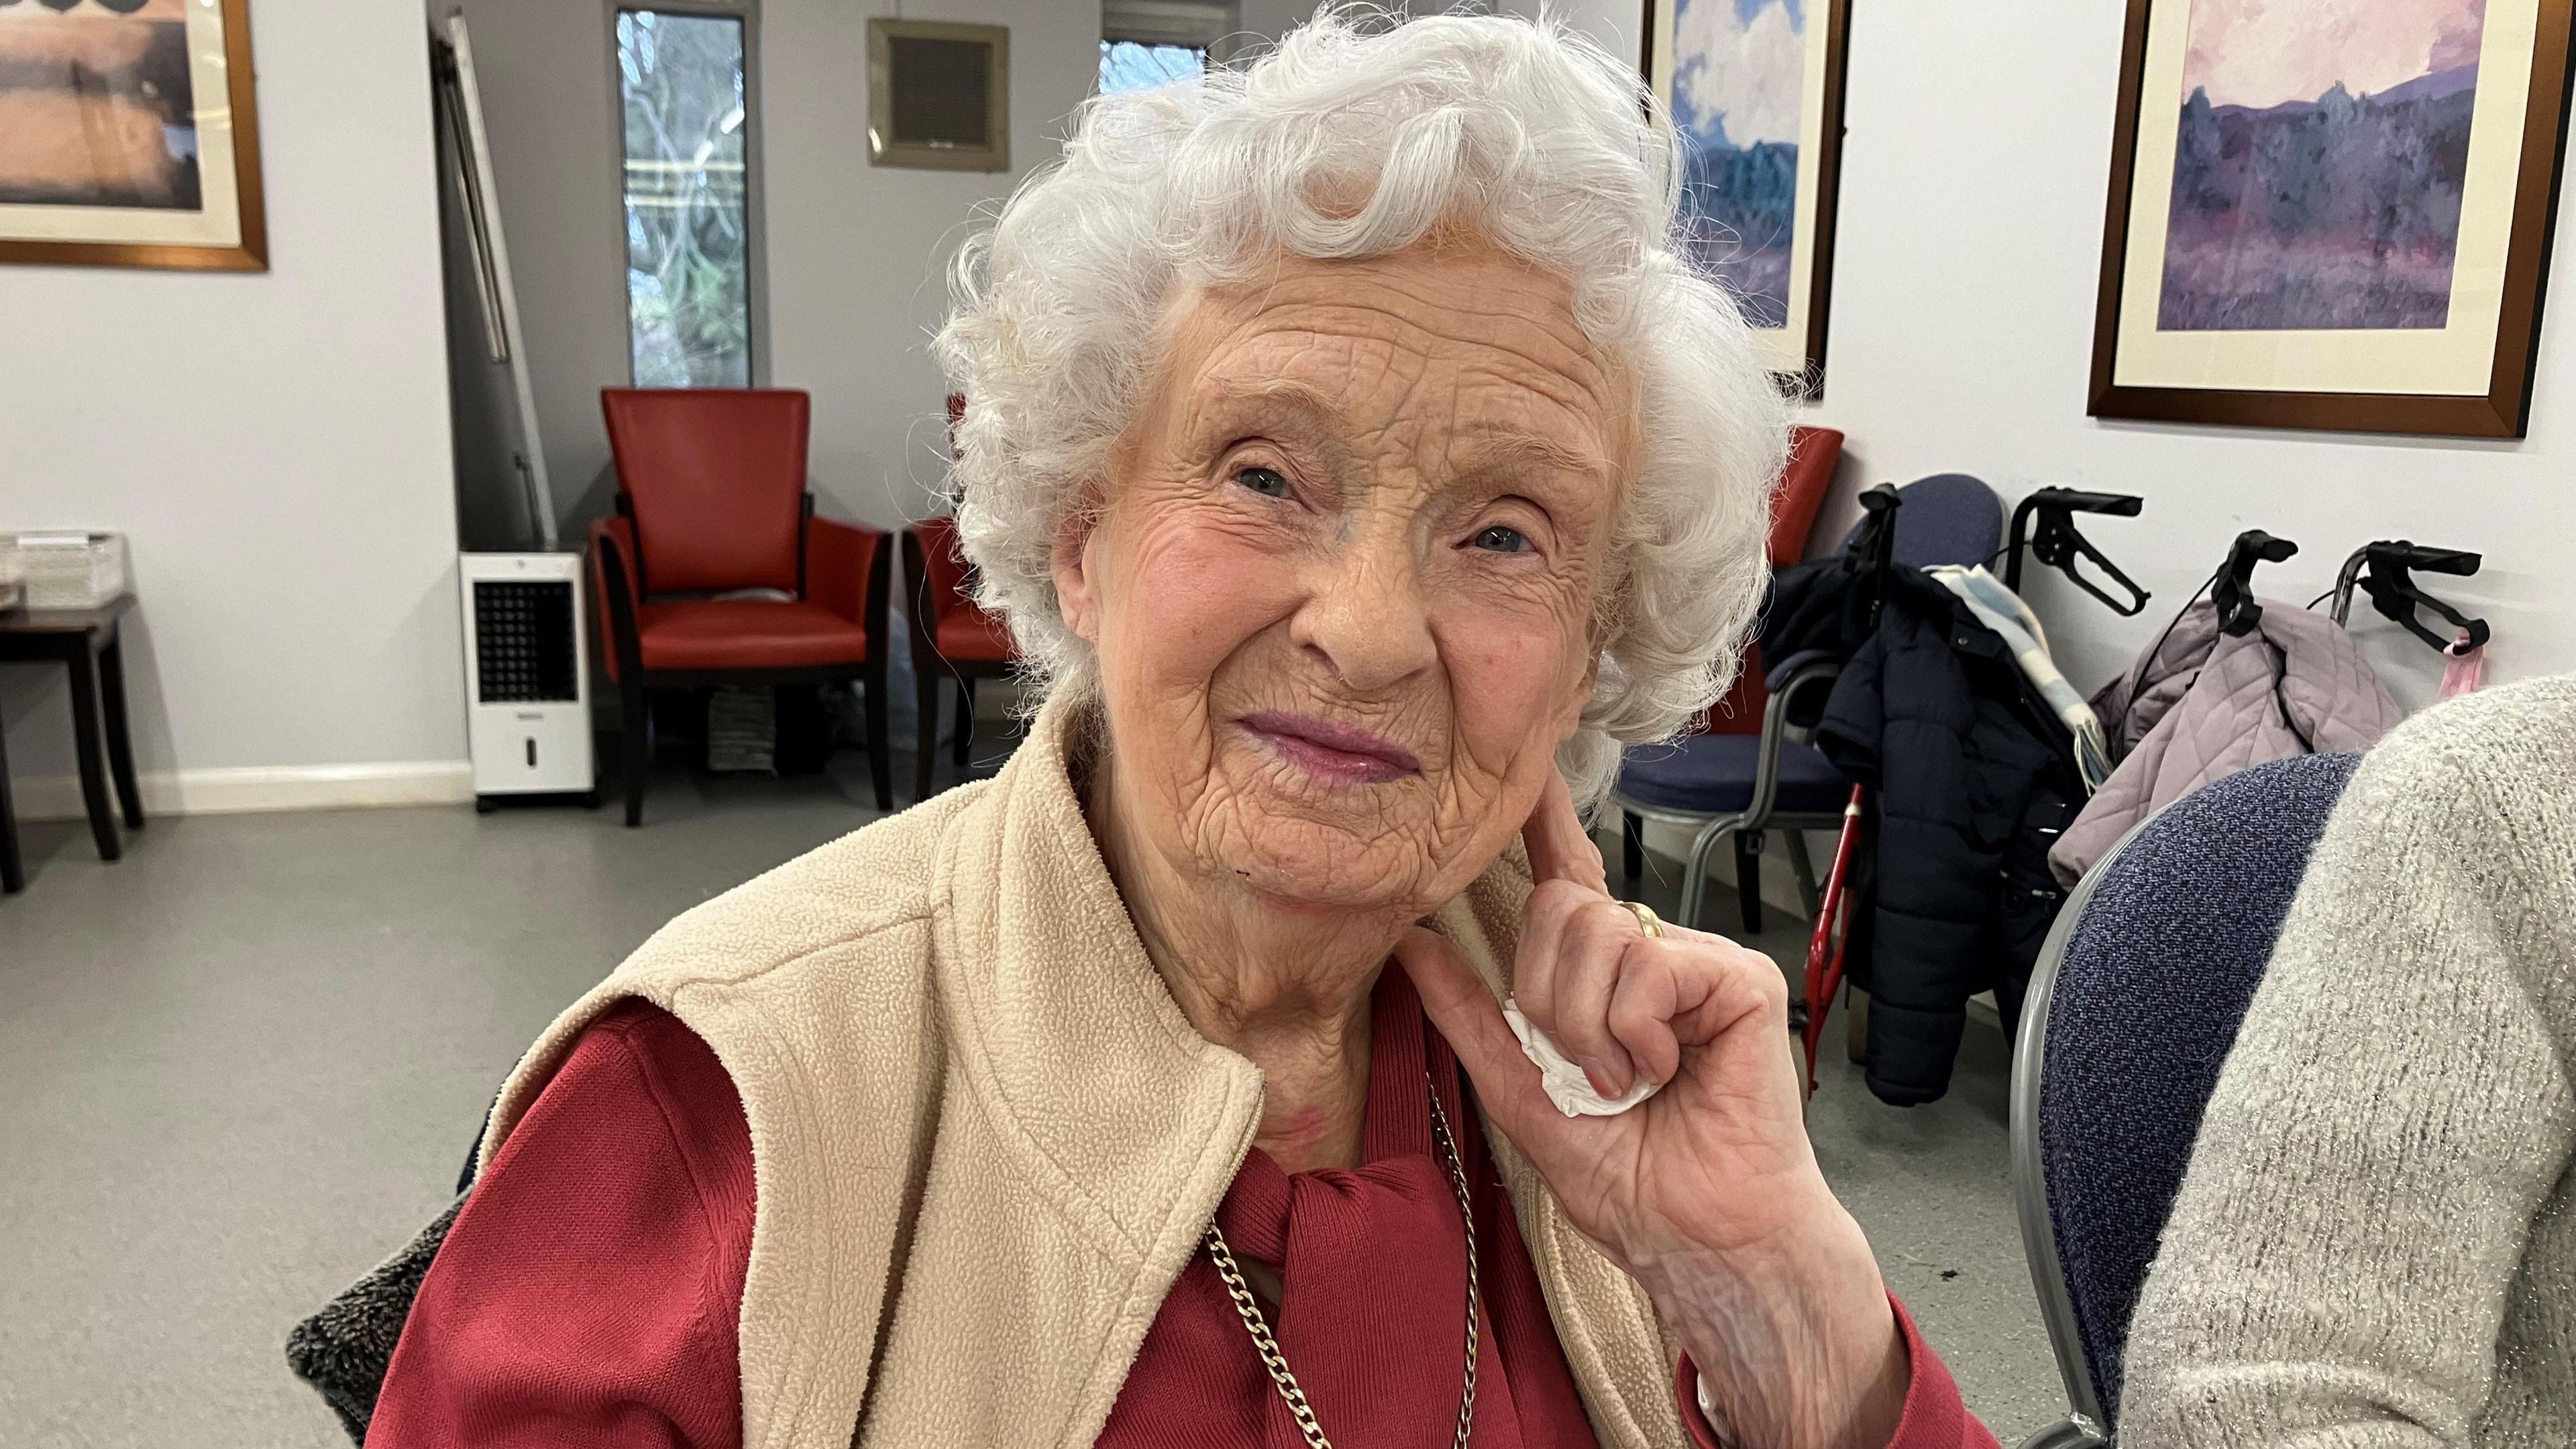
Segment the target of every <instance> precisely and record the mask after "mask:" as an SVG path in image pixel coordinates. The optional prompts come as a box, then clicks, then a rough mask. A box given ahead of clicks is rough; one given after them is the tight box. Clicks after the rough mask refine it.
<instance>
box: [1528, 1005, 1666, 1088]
mask: <svg viewBox="0 0 2576 1449" xmlns="http://www.w3.org/2000/svg"><path fill="white" fill-rule="evenodd" d="M1503 1020H1505V1021H1507V1022H1509V1023H1511V1027H1512V1035H1514V1036H1516V1037H1519V1038H1520V1039H1521V1050H1522V1051H1525V1052H1527V1053H1529V1059H1530V1061H1531V1063H1532V1064H1534V1065H1535V1066H1537V1068H1538V1078H1539V1086H1540V1087H1541V1088H1543V1089H1545V1091H1546V1092H1547V1099H1548V1100H1549V1101H1551V1102H1554V1103H1555V1104H1556V1110H1558V1111H1560V1112H1563V1113H1564V1114H1565V1115H1566V1116H1568V1117H1616V1116H1618V1115H1619V1114H1620V1113H1622V1112H1625V1111H1627V1110H1628V1109H1629V1108H1631V1107H1634V1106H1636V1105H1637V1104H1638V1103H1639V1102H1642V1101H1644V1100H1646V1099H1647V1098H1648V1097H1651V1096H1653V1095H1655V1094H1656V1093H1657V1092H1660V1091H1662V1090H1663V1089H1664V1084H1663V1083H1661V1082H1653V1081H1648V1080H1646V1079H1645V1078H1644V1077H1639V1078H1638V1079H1637V1084H1636V1085H1635V1086H1633V1087H1630V1088H1629V1089H1628V1092H1627V1095H1625V1096H1622V1097H1615V1098H1614V1097H1605V1096H1602V1095H1601V1094H1600V1093H1599V1092H1596V1091H1594V1090H1592V1079H1591V1078H1589V1077H1586V1076H1585V1075H1583V1068H1581V1067H1578V1066H1576V1065H1575V1064H1574V1063H1572V1062H1570V1061H1568V1060H1566V1056H1565V1053H1563V1052H1561V1051H1558V1050H1557V1049H1556V1043H1555V1042H1553V1041H1550V1040H1548V1035H1547V1033H1546V1032H1543V1031H1541V1030H1539V1029H1538V1028H1537V1027H1534V1026H1532V1025H1530V1019H1529V1018H1528V1017H1526V1016H1523V1015H1521V1009H1520V1005H1519V1003H1517V1002H1515V1001H1513V1000H1511V999H1510V998H1508V997H1506V998H1504V1001H1503Z"/></svg>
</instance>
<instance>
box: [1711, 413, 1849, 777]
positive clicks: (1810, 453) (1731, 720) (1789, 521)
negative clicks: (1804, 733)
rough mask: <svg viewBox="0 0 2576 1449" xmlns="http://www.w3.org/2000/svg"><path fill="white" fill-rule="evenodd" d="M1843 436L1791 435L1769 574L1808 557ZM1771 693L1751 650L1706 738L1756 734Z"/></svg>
mask: <svg viewBox="0 0 2576 1449" xmlns="http://www.w3.org/2000/svg"><path fill="white" fill-rule="evenodd" d="M1842 457H1843V435H1842V434H1841V432H1839V431H1837V430H1836V429H1833V428H1808V427H1797V428H1791V429H1790V430H1789V462H1788V465H1787V466H1786V467H1784V468H1782V469H1781V470H1780V491H1779V492H1778V493H1775V494H1773V495H1772V498H1771V543H1770V563H1771V569H1772V571H1773V572H1774V573H1777V572H1778V571H1780V570H1781V569H1785V568H1787V567H1789V566H1790V565H1791V564H1794V563H1797V562H1798V561H1800V560H1801V559H1804V558H1805V557H1806V556H1807V535H1809V534H1811V533H1813V532H1815V530H1816V514H1817V512H1818V511H1819V510H1820V509H1822V508H1823V507H1824V505H1825V494H1826V493H1828V492H1830V491H1832V489H1833V486H1834V467H1835V465H1836V464H1838V463H1840V462H1841V461H1842ZM1770 700H1771V692H1770V691H1769V690H1767V689H1764V688H1763V687H1762V656H1761V652H1760V651H1759V650H1755V649H1750V648H1748V649H1747V650H1746V651H1745V655H1744V667H1743V668H1742V669H1741V670H1738V671H1737V672H1736V676H1735V683H1734V684H1733V685H1732V686H1730V687H1729V688H1728V689H1727V691H1726V696H1725V697H1724V698H1723V699H1720V700H1719V701H1718V702H1717V703H1716V704H1713V705H1711V706H1709V711H1708V727H1707V733H1709V734H1713V735H1758V734H1760V733H1762V707H1763V706H1764V705H1765V704H1768V703H1770Z"/></svg>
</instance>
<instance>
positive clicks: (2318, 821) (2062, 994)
mask: <svg viewBox="0 0 2576 1449" xmlns="http://www.w3.org/2000/svg"><path fill="white" fill-rule="evenodd" d="M2359 759H2360V757H2359V756H2357V755H2310V756H2306V757H2304V758H2300V759H2291V760H2280V761H2275V762H2273V763H2271V764H2266V765H2257V766H2255V767H2253V768H2252V769H2248V770H2243V771H2240V772H2238V773H2236V774H2234V775H2230V776H2228V777H2227V778H2225V779H2223V780H2219V781H2217V782H2215V783H2213V784H2210V785H2207V786H2205V787H2203V788H2201V789H2199V790H2196V791H2193V792H2192V793H2191V794H2189V795H2186V796H2184V797H2183V798H2182V799H2180V800H2177V801H2175V802H2174V803H2173V804H2172V805H2171V806H2168V807H2167V808H2166V809H2164V810H2163V811H2161V812H2159V813H2158V814H2156V815H2155V816H2154V817H2153V818H2151V819H2149V820H2148V821H2147V822H2146V823H2145V824H2143V825H2141V826H2140V827H2138V829H2137V830H2136V831H2134V832H2132V833H2131V835H2130V836H2129V838H2128V839H2127V840H2125V841H2123V842H2122V843H2121V844H2120V846H2119V847H2118V848H2117V849H2115V850H2114V851H2112V853H2111V854H2110V855H2109V856H2108V857H2106V858H2105V859H2103V860H2102V862H2101V863H2100V864H2098V865H2096V866H2095V867H2094V868H2093V870H2092V871H2091V872H2090V873H2089V874H2087V875H2086V876H2085V878H2084V881H2083V882H2082V884H2080V885H2078V886H2077V887H2076V890H2075V893H2074V894H2073V895H2072V896H2070V897H2069V898H2068V899H2067V902H2066V905H2065V907H2064V909H2063V910H2062V911H2061V912H2060V913H2059V916H2058V919H2057V924H2056V927H2055V928H2054V929H2053V930H2052V931H2051V932H2050V936H2049V941H2048V945H2047V947H2046V948H2045V949H2044V950H2043V951H2042V952H2041V955H2040V961H2039V968H2038V971H2037V973H2036V975H2035V976H2034V978H2033V979H2032V981H2031V993H2030V1000H2031V1003H2032V1005H2031V1008H2030V1009H2028V1010H2025V1011H2024V1012H2023V1014H2022V1023H2021V1040H2020V1043H2019V1047H2018V1050H2017V1053H2016V1060H2015V1062H2014V1067H2013V1106H2012V1135H2013V1184H2014V1191H2015V1195H2016V1197H2017V1198H2018V1199H2019V1201H2020V1207H2021V1226H2022V1237H2023V1245H2024V1247H2025V1248H2026V1250H2027V1251H2028V1253H2029V1255H2030V1263H2031V1276H2032V1279H2033V1281H2034V1283H2035V1284H2036V1286H2037V1287H2038V1289H2039V1295H2040V1304H2041V1308H2042V1312H2043V1316H2044V1317H2045V1318H2047V1320H2048V1328H2049V1337H2050V1339H2051V1340H2052V1342H2053V1343H2054V1345H2055V1347H2056V1350H2057V1362H2058V1370H2059V1372H2060V1374H2061V1375H2062V1376H2063V1377H2064V1378H2065V1380H2066V1389H2067V1396H2068V1398H2069V1399H2070V1400H2071V1401H2072V1403H2073V1405H2074V1408H2075V1410H2076V1412H2077V1413H2079V1414H2082V1415H2084V1416H2085V1417H2087V1418H2090V1419H2091V1420H2093V1422H2094V1423H2096V1424H2099V1425H2101V1426H2103V1427H2104V1428H2105V1429H2108V1428H2112V1427H2114V1425H2113V1423H2112V1419H2111V1415H2112V1414H2114V1413H2116V1412H2117V1411H2118V1408H2119V1402H2120V1381H2121V1354H2122V1350H2123V1348H2124V1347H2125V1346H2126V1344H2127V1341H2128V1334H2129V1317H2130V1314H2131V1313H2132V1312H2133V1311H2134V1310H2135V1309H2136V1308H2137V1305H2138V1290H2139V1288H2140V1287H2141V1286H2142V1285H2143V1284H2144V1283H2145V1281H2146V1276H2147V1265H2148V1264H2149V1263H2150V1262H2152V1261H2153V1260H2154V1258H2155V1254H2156V1242H2157V1239H2158V1237H2159V1236H2160V1235H2161V1234H2162V1233H2163V1232H2164V1226H2165V1219H2166V1217H2167V1216H2168V1215H2170V1213H2171V1212H2172V1210H2173V1201H2174V1195H2175V1193H2176V1192H2177V1191H2178V1190H2180V1188H2181V1186H2182V1177H2183V1170H2184V1168H2186V1167H2187V1166H2189V1165H2190V1162H2191V1148H2192V1142H2193V1139H2194V1138H2195V1137H2197V1136H2198V1135H2199V1131H2200V1119H2201V1114H2202V1112H2203V1111H2204V1110H2205V1109H2206V1108H2207V1107H2208V1105H2209V1095H2210V1092H2211V1090H2212V1089H2213V1088H2214V1087H2216V1086H2217V1084H2218V1069H2219V1066H2220V1064H2221V1063H2223V1062H2225V1061H2226V1059H2227V1052H2228V1048H2229V1047H2231V1046H2232V1045H2234V1044H2235V1041H2236V1029H2237V1028H2238V1027H2239V1026H2241V1025H2242V1024H2243V1023H2244V1020H2245V1010H2246V1007H2247V1006H2249V1005H2250V1004H2252V1002H2253V999H2254V988H2255V986H2256V985H2257V984H2258V983H2260V982H2261V981H2262V979H2263V969H2264V967H2265V965H2266V964H2267V963H2268V962H2269V961H2270V959H2271V955H2272V946H2273V943H2274V942H2275V941H2276V940H2277V939H2278V938H2279V936H2280V933H2281V922H2282V919H2283V918H2284V917H2285V916H2286V915H2287V914H2288V913H2289V909H2290V898H2291V897H2292V895H2294V894H2295V893H2296V892H2297V890H2298V887H2299V878H2300V876H2301V875H2303V874H2304V873H2305V872H2306V870H2307V865H2308V856H2309V854H2310V852H2312V851H2313V850H2314V849H2315V848H2316V843H2317V838H2318V836H2319V835H2320V834H2322V833H2323V831H2324V830H2325V823H2326V817H2327V815H2329V814H2330V813H2332V811H2333V810H2334V804H2335V801H2336V799H2337V798H2338V797H2339V796H2341V795H2342V794H2343V787H2344V783H2345V782H2346V781H2347V780H2349V779H2351V777H2352V771H2353V767H2354V765H2355V764H2357V763H2358V762H2359ZM2065 1442H2074V1441H2072V1440H2069V1441H2065Z"/></svg>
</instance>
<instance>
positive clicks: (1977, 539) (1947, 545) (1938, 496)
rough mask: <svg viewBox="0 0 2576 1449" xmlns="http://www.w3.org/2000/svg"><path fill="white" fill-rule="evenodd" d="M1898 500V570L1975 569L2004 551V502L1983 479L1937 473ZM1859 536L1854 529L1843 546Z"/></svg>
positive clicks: (1912, 486)
mask: <svg viewBox="0 0 2576 1449" xmlns="http://www.w3.org/2000/svg"><path fill="white" fill-rule="evenodd" d="M1896 496H1897V497H1899V498H1901V499H1903V500H1904V506H1903V507H1901V508H1899V509H1897V510H1896V548H1895V555H1896V562H1897V565H1898V566H1899V567H1902V568H1914V569H1928V568H1931V567H1932V566H1934V565H1935V564H1959V565H1962V566H1973V565H1976V564H1981V563H1984V562H1985V561H1986V560H1988V559H1990V558H1993V557H1994V556H1995V550H1996V549H1998V548H2000V547H2002V546H2003V539H2004V501H2003V500H2002V499H2000V498H1998V497H1996V496H1995V490H1993V489H1992V488H1989V487H1987V486H1986V485H1985V482H1984V480H1982V479H1978V478H1971V477H1969V476H1968V475H1967V474H1965V473H1935V474H1933V475H1932V476H1931V477H1929V478H1917V479H1915V480H1914V481H1913V482H1911V483H1908V484H1906V485H1905V486H1904V487H1902V488H1899V489H1897V490H1896ZM1859 532H1860V525H1859V524H1854V525H1852V529H1851V532H1850V533H1846V534H1844V535H1843V545H1842V546H1843V547H1844V548H1846V549H1848V548H1850V547H1851V543H1852V538H1853V536H1854V535H1856V534H1858V533H1859Z"/></svg>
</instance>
